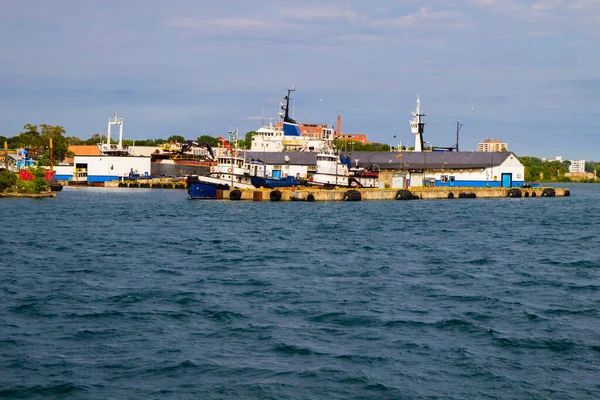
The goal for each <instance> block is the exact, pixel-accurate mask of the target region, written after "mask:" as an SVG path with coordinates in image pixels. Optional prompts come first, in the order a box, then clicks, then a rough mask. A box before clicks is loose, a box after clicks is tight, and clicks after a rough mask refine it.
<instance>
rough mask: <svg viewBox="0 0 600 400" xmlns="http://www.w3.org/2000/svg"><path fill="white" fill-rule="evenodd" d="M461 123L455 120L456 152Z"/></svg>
mask: <svg viewBox="0 0 600 400" xmlns="http://www.w3.org/2000/svg"><path fill="white" fill-rule="evenodd" d="M462 126H463V124H461V123H460V121H459V120H456V152H458V151H459V150H458V134H459V133H460V128H462Z"/></svg>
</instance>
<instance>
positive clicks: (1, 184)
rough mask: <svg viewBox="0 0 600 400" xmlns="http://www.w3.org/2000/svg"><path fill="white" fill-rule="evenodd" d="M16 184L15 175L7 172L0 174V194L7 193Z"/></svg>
mask: <svg viewBox="0 0 600 400" xmlns="http://www.w3.org/2000/svg"><path fill="white" fill-rule="evenodd" d="M16 183H17V175H16V174H13V173H12V172H9V171H2V172H0V192H4V191H9V190H10V189H11V188H12V187H13V186H15V184H16Z"/></svg>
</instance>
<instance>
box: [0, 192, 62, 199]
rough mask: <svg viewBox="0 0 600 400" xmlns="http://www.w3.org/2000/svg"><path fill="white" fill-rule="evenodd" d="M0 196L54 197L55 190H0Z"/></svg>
mask: <svg viewBox="0 0 600 400" xmlns="http://www.w3.org/2000/svg"><path fill="white" fill-rule="evenodd" d="M0 197H20V198H30V199H43V198H48V197H50V198H54V197H56V192H52V191H49V190H48V191H45V192H40V193H18V192H0Z"/></svg>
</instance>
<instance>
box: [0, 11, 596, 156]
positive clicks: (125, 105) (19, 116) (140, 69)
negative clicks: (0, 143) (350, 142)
mask: <svg viewBox="0 0 600 400" xmlns="http://www.w3.org/2000/svg"><path fill="white" fill-rule="evenodd" d="M413 3H415V2H406V1H393V0H382V1H378V2H377V3H376V5H373V4H371V3H365V2H361V1H357V0H348V1H341V0H339V1H330V2H327V5H323V3H322V2H318V1H303V2H279V1H255V2H242V1H233V0H225V1H221V2H205V1H200V2H199V1H192V0H179V1H166V0H153V1H152V2H145V1H141V0H130V1H127V2H118V1H115V0H105V1H100V0H89V1H85V2H82V1H76V0H61V1H56V2H47V1H42V0H19V1H16V0H0V11H1V12H0V38H1V39H0V61H1V62H0V108H1V110H2V111H1V112H0V135H3V136H15V135H17V134H18V133H19V130H21V129H22V127H23V125H25V124H27V123H32V124H42V123H46V124H51V125H62V126H64V127H65V129H66V132H67V135H68V136H77V137H80V138H82V139H86V138H89V137H90V136H91V135H92V134H94V133H102V134H104V133H105V132H106V126H107V122H108V119H109V118H110V117H112V116H113V115H114V113H115V112H119V113H120V115H121V116H122V117H123V118H124V138H125V139H131V140H140V139H147V138H159V137H161V138H166V137H168V136H170V135H173V134H177V135H182V136H184V137H186V138H189V139H191V138H196V137H198V136H201V135H203V134H209V135H213V136H218V135H223V134H226V132H227V131H228V130H229V129H231V128H235V127H236V126H239V130H240V133H241V134H244V133H245V132H247V131H249V130H256V129H258V128H259V127H260V125H261V119H262V115H263V112H262V110H263V108H264V120H265V121H266V122H268V121H269V118H272V119H273V122H276V121H277V115H276V113H277V108H278V103H279V101H280V100H281V99H282V97H283V96H284V95H285V89H286V88H287V87H290V86H295V87H296V89H297V90H296V92H294V94H293V97H294V102H293V107H294V111H295V116H296V119H297V120H299V121H302V122H309V123H326V124H335V122H336V119H337V116H338V115H341V117H342V131H343V132H344V133H362V134H366V135H368V139H369V140H370V141H375V142H381V143H387V144H391V145H397V144H398V143H399V142H400V141H401V142H402V144H403V145H406V146H413V145H414V136H413V135H412V134H411V133H410V127H409V120H410V119H411V118H412V116H411V111H413V110H414V107H415V100H416V95H417V93H418V94H419V95H420V98H421V102H422V110H423V111H424V112H425V114H427V115H426V117H424V120H425V122H426V126H425V134H424V137H425V140H426V141H427V142H429V143H430V144H432V145H434V146H451V145H453V144H454V141H455V127H456V120H457V119H459V120H460V121H461V122H462V123H463V128H462V130H461V140H460V148H461V150H465V151H477V144H478V143H479V142H482V141H483V140H484V139H488V138H497V139H501V140H502V141H503V142H506V143H508V145H509V149H510V151H513V152H515V153H516V154H517V155H530V156H535V157H540V158H541V157H547V158H551V157H552V158H553V157H554V156H562V157H563V158H564V159H573V160H579V159H586V160H600V154H598V149H600V137H599V136H600V135H599V133H600V111H598V104H599V103H600V72H598V68H597V66H598V65H600V54H599V53H600V52H598V48H599V38H600V30H598V29H597V21H598V20H600V1H598V0H572V1H566V0H529V1H517V0H502V1H500V0H462V1H461V0H459V1H455V2H451V3H450V2H447V1H445V0H431V1H421V2H418V4H413ZM394 136H395V138H394Z"/></svg>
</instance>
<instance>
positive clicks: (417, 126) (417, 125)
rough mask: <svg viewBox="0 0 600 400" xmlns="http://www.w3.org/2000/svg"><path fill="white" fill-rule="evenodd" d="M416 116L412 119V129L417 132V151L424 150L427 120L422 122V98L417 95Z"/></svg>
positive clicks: (414, 114) (414, 113)
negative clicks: (424, 133)
mask: <svg viewBox="0 0 600 400" xmlns="http://www.w3.org/2000/svg"><path fill="white" fill-rule="evenodd" d="M412 115H413V116H414V118H413V119H412V120H411V121H410V130H411V131H412V133H414V134H415V151H423V130H424V128H425V122H421V117H424V116H425V114H421V99H420V98H419V95H417V109H416V110H415V111H414V112H413V113H412Z"/></svg>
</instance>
